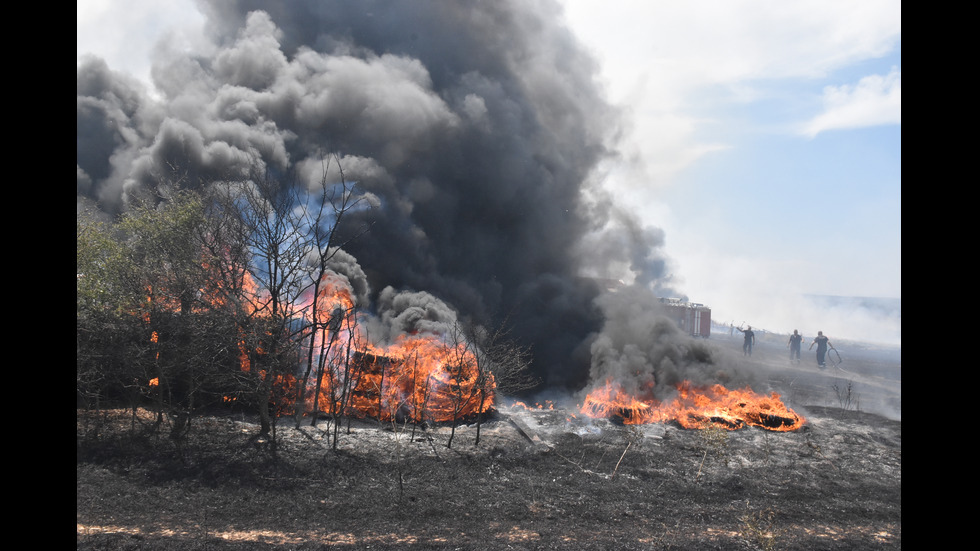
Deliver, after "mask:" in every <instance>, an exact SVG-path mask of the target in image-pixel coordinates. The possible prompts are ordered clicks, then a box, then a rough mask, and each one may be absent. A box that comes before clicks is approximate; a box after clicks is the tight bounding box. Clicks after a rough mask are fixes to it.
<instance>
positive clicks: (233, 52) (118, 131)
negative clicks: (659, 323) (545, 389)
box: [77, 0, 666, 386]
mask: <svg viewBox="0 0 980 551" xmlns="http://www.w3.org/2000/svg"><path fill="white" fill-rule="evenodd" d="M200 6H201V8H202V11H203V12H204V14H205V15H206V25H205V26H204V28H205V31H206V40H199V41H197V42H195V46H194V47H193V48H191V49H184V48H168V45H167V43H166V42H164V43H161V45H160V47H159V48H158V49H157V50H156V53H155V57H154V62H153V66H152V78H153V82H154V84H155V87H156V90H155V95H151V94H150V93H149V91H148V90H147V89H145V88H144V87H143V86H142V85H141V84H140V83H139V82H137V81H136V80H135V79H134V78H132V77H130V76H128V75H126V74H122V73H119V72H116V71H114V70H113V69H112V68H111V67H109V66H108V65H107V64H106V63H105V61H103V60H101V59H98V58H94V57H93V58H89V59H86V60H84V61H82V62H81V63H80V65H79V67H78V71H77V72H78V108H77V112H78V126H77V134H78V140H77V143H78V149H77V165H78V166H77V196H78V198H79V200H80V201H97V202H98V203H99V204H100V205H101V207H102V208H103V209H104V210H106V211H108V212H119V211H121V210H123V209H125V205H126V203H127V200H128V199H129V198H131V197H133V196H136V195H138V194H140V193H144V192H146V191H147V190H151V189H152V188H153V187H154V186H155V185H157V183H158V182H161V181H166V180H168V179H178V178H183V179H184V180H185V181H186V182H188V183H189V184H190V185H195V184H196V183H199V182H201V183H206V182H213V181H222V180H236V179H245V178H247V177H248V174H249V170H254V169H255V168H259V169H264V170H267V171H269V172H272V173H279V174H286V173H287V172H289V173H290V174H292V173H295V174H296V175H298V176H297V177H298V178H299V179H300V180H301V181H303V182H304V183H306V184H307V185H314V184H315V183H316V182H318V181H319V179H320V177H321V174H320V172H319V171H320V170H321V166H322V161H323V158H324V157H325V156H327V155H333V154H337V155H339V156H340V158H339V161H340V164H341V166H342V167H343V170H344V174H345V176H346V178H347V179H348V180H350V181H355V182H357V183H358V185H359V186H360V187H361V188H362V189H363V190H365V191H368V192H370V193H372V194H373V195H374V196H376V197H378V198H379V200H380V202H379V207H378V208H376V209H372V210H369V211H364V212H358V213H352V214H353V215H352V216H349V217H348V219H347V223H350V224H352V227H355V226H356V225H358V224H360V223H362V222H365V221H366V222H369V223H370V224H371V231H370V232H369V233H368V234H367V235H365V236H363V237H361V238H359V239H358V240H356V241H354V242H353V243H351V244H350V245H348V246H346V247H345V249H346V251H347V252H348V253H350V255H351V256H352V257H353V258H356V261H357V263H358V264H359V265H360V267H361V268H363V271H364V274H366V279H367V282H368V283H367V286H369V287H370V289H372V290H377V291H378V292H381V296H380V297H378V298H377V299H376V300H379V301H380V302H379V303H380V304H382V305H385V306H387V307H389V308H393V309H394V311H402V312H403V311H405V309H404V307H403V308H401V309H400V310H399V307H398V306H397V301H396V300H395V298H394V296H393V295H392V291H391V289H398V290H400V291H404V292H406V293H413V294H411V295H410V296H411V297H413V298H415V299H418V300H422V301H423V302H425V301H428V299H429V298H433V299H435V298H436V297H437V299H438V300H439V301H445V303H447V304H449V305H451V306H452V307H453V308H455V309H456V310H458V311H459V313H460V315H462V316H465V317H472V318H474V319H476V320H478V321H481V322H484V323H494V322H499V321H500V320H502V319H504V318H505V317H506V318H507V319H509V320H510V321H511V322H512V323H513V324H514V327H513V334H514V335H516V336H520V337H521V338H523V339H526V341H527V342H529V343H531V344H532V345H533V352H534V355H535V362H536V366H537V369H538V370H539V372H540V373H541V374H542V375H543V376H544V378H545V380H546V382H547V383H548V384H551V385H559V386H563V385H567V386H581V384H582V383H584V381H585V377H586V376H587V374H588V369H589V364H590V361H589V357H590V351H589V343H590V341H591V339H593V338H594V336H595V334H596V332H597V331H598V330H599V329H600V327H601V323H602V314H601V311H600V308H599V307H598V306H597V305H596V303H595V302H594V299H595V298H596V297H597V295H598V293H599V288H598V287H597V285H596V284H595V283H594V281H593V280H592V279H590V278H587V277H581V276H592V277H604V278H614V279H620V278H636V280H637V281H641V282H643V283H645V284H647V285H648V286H649V287H648V289H652V288H657V289H662V288H663V285H664V284H665V283H666V282H665V280H664V276H665V266H666V261H665V260H664V258H663V255H662V251H661V250H660V248H661V245H662V235H661V234H662V232H660V231H659V230H657V229H655V228H649V227H643V226H642V225H640V224H639V223H638V222H637V220H636V219H635V218H634V217H632V216H631V215H629V214H627V213H626V212H625V211H623V210H622V209H620V208H618V207H617V206H616V205H614V204H613V203H612V202H611V201H610V200H609V198H608V197H606V196H604V195H603V192H602V191H601V190H600V189H599V188H598V187H597V186H596V185H594V184H595V181H594V178H595V174H594V169H595V168H596V167H597V165H598V163H599V161H600V160H602V159H604V158H608V157H609V156H611V155H613V152H612V150H611V149H610V144H611V143H612V140H613V139H614V138H615V137H616V132H617V130H618V122H617V121H618V117H619V115H618V113H617V112H616V111H615V110H614V109H613V108H612V107H611V106H610V105H608V104H607V103H606V102H605V100H604V99H603V98H602V95H601V93H600V89H599V87H598V85H597V83H596V81H595V72H596V70H597V67H596V65H595V62H594V60H593V59H592V58H591V57H589V56H588V55H587V54H586V53H585V51H583V50H582V49H581V48H580V47H579V46H578V44H577V42H576V40H575V39H574V37H573V36H572V35H571V33H570V32H569V31H568V29H567V28H566V27H565V26H563V24H562V20H561V19H560V18H558V17H557V14H558V11H557V5H556V4H554V3H552V2H550V1H547V0H545V1H536V2H524V1H520V2H478V3H453V2H412V3H394V4H392V3H383V4H382V3H375V2H335V3H324V2H316V1H307V2H289V3H282V4H280V3H274V4H268V3H265V2H249V1H238V2H225V1H213V2H201V3H200ZM290 171H293V172H290ZM404 300H408V298H405V299H404ZM429 302H430V303H432V301H429Z"/></svg>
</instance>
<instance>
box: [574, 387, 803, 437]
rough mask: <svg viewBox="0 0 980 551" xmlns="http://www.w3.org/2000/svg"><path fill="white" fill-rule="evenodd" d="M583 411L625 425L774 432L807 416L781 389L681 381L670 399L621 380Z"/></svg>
mask: <svg viewBox="0 0 980 551" xmlns="http://www.w3.org/2000/svg"><path fill="white" fill-rule="evenodd" d="M581 412H582V413H583V414H584V415H587V416H589V417H594V418H611V417H616V418H621V419H622V420H623V423H625V424H630V425H632V424H646V423H666V422H670V421H676V422H677V423H678V424H680V425H681V426H682V427H684V428H687V429H703V428H708V427H712V426H714V427H721V428H725V429H729V430H735V429H740V428H743V427H745V426H747V425H749V426H754V427H760V428H763V429H766V430H772V431H793V430H797V429H799V428H800V427H802V426H803V424H804V423H805V422H806V420H805V419H804V418H803V417H802V416H801V415H799V414H797V413H796V412H794V411H793V410H791V409H789V408H787V407H786V405H785V404H783V402H782V401H781V400H780V397H779V394H777V393H775V392H773V393H772V394H770V395H768V396H767V395H761V394H756V393H755V392H753V391H752V390H751V389H749V388H743V389H741V390H729V389H727V388H725V387H723V386H722V385H711V386H708V387H704V388H695V387H694V386H693V385H692V384H691V383H690V382H689V381H684V382H682V383H681V384H679V385H678V386H677V396H676V397H674V398H673V399H672V400H670V401H669V402H666V403H664V402H660V401H658V400H656V399H654V398H652V397H637V396H634V395H632V394H630V393H628V392H626V391H625V390H624V389H623V388H622V387H621V386H620V385H619V384H618V383H616V382H615V381H611V380H610V381H606V384H605V385H604V386H602V387H600V388H598V389H596V390H593V391H592V392H590V393H589V394H588V395H587V396H586V398H585V403H584V404H583V405H582V408H581Z"/></svg>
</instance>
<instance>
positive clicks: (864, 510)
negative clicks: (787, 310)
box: [76, 336, 902, 550]
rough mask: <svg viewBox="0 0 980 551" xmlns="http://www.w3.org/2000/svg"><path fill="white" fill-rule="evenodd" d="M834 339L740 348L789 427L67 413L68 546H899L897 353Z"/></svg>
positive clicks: (562, 419) (525, 414)
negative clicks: (787, 412)
mask: <svg viewBox="0 0 980 551" xmlns="http://www.w3.org/2000/svg"><path fill="white" fill-rule="evenodd" d="M726 337H727V336H726ZM712 339H713V340H716V342H718V344H719V346H721V347H729V348H732V349H734V348H737V342H736V341H735V340H731V339H727V338H718V339H715V337H714V336H713V337H712ZM837 347H838V349H841V353H842V355H843V356H844V359H845V360H844V362H843V363H842V364H841V368H842V369H828V370H827V371H820V370H818V369H817V368H816V367H815V366H814V365H809V364H810V361H804V362H803V364H801V365H792V364H790V363H789V362H787V361H785V356H786V352H785V348H784V347H783V346H782V341H781V340H777V339H772V340H770V341H767V340H766V339H765V337H763V338H761V339H760V342H759V345H758V346H757V348H756V352H755V355H754V356H753V357H752V358H745V359H741V360H740V361H741V362H743V364H744V367H745V369H752V370H755V371H757V372H758V374H759V376H760V378H761V379H762V380H764V381H767V382H768V384H771V385H772V387H773V389H774V390H777V391H778V392H780V393H781V394H782V395H783V398H784V401H785V402H786V403H787V405H789V406H790V407H792V408H794V409H795V410H796V411H797V412H798V413H800V414H802V415H804V416H805V417H806V418H807V424H806V425H805V426H804V427H803V428H802V429H800V430H798V431H794V432H788V433H779V432H770V431H766V430H762V429H758V428H752V427H750V428H745V429H741V430H737V431H725V430H721V429H710V430H685V429H682V428H680V427H679V426H677V425H674V424H666V425H646V426H642V427H630V426H623V425H618V424H615V423H613V422H610V421H608V420H591V419H582V418H580V417H578V416H575V413H576V412H575V411H574V410H573V409H571V406H569V409H564V408H562V407H557V408H556V409H531V410H527V409H525V408H523V407H520V406H507V405H502V406H501V408H500V410H499V412H498V415H497V416H496V417H495V418H494V419H492V420H490V421H488V422H486V423H484V424H483V425H482V427H481V442H480V444H479V446H475V445H474V440H475V432H476V426H475V425H465V426H461V427H457V430H456V434H455V437H454V440H453V446H452V448H447V446H446V443H447V442H448V439H449V436H450V431H451V428H450V427H448V426H438V427H424V428H423V427H412V426H397V427H396V426H391V425H388V426H383V425H379V424H378V423H376V422H374V421H370V420H362V421H353V422H352V423H351V424H350V427H349V429H348V426H347V424H346V423H345V424H344V425H343V428H342V429H341V431H340V433H339V438H338V440H337V442H336V450H335V449H334V447H333V441H332V426H331V425H330V424H329V423H327V422H326V421H321V422H319V423H318V424H317V426H315V427H313V426H310V425H309V421H308V420H307V421H305V422H304V424H303V426H302V427H301V428H300V429H296V428H294V427H293V424H292V422H291V420H287V419H282V420H280V421H279V424H278V427H277V433H276V445H275V446H272V445H270V443H268V442H263V441H258V440H256V438H255V436H256V434H257V432H258V425H257V423H256V422H255V420H254V419H252V418H250V417H249V415H248V414H246V413H242V412H230V413H229V412H220V413H215V414H214V415H201V416H199V417H196V418H194V420H193V421H192V427H191V430H190V431H189V433H188V434H187V436H186V438H185V439H184V440H182V441H180V442H175V441H173V440H171V439H170V438H169V437H168V431H167V423H166V421H165V422H164V423H163V425H162V426H160V427H155V424H154V416H153V415H152V414H150V413H149V412H147V411H144V410H140V411H138V412H136V413H137V414H136V415H135V416H134V413H133V412H132V411H131V410H103V411H100V412H94V411H78V412H77V418H76V420H77V423H76V439H77V456H76V458H77V464H76V484H77V488H76V544H77V549H85V550H97V549H105V550H116V549H132V550H205V549H211V550H245V549H258V550H287V549H288V550H320V549H381V550H395V549H447V550H448V549H475V550H481V549H487V550H496V549H580V550H592V549H594V550H613V549H643V550H650V549H691V550H694V549H698V550H704V549H725V550H728V549H783V550H789V549H799V550H803V549H806V550H813V549H900V548H901V542H902V499H901V496H902V494H901V491H902V448H901V445H902V425H901V421H900V419H901V416H900V412H901V359H900V351H898V352H895V351H889V350H877V349H874V348H872V347H867V346H858V345H853V346H852V347H851V348H850V349H848V348H847V347H846V346H842V345H840V344H837ZM806 360H812V358H811V355H807V356H806Z"/></svg>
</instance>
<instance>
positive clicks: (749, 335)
mask: <svg viewBox="0 0 980 551" xmlns="http://www.w3.org/2000/svg"><path fill="white" fill-rule="evenodd" d="M735 329H738V330H739V331H741V332H742V334H744V335H745V340H744V341H742V354H743V355H745V356H751V355H752V345H753V344H755V333H754V332H753V331H752V326H751V325H749V326H748V327H746V328H745V329H742V328H739V327H736V328H735Z"/></svg>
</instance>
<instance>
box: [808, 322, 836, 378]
mask: <svg viewBox="0 0 980 551" xmlns="http://www.w3.org/2000/svg"><path fill="white" fill-rule="evenodd" d="M813 345H817V367H819V368H820V369H827V347H830V348H833V347H834V345H832V344H830V339H829V338H827V337H825V336H824V334H823V331H817V336H816V338H814V339H813V342H811V343H810V348H808V349H807V350H813Z"/></svg>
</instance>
